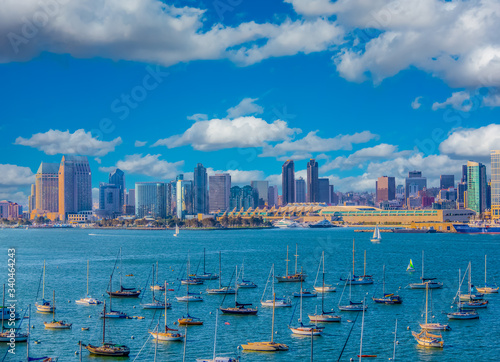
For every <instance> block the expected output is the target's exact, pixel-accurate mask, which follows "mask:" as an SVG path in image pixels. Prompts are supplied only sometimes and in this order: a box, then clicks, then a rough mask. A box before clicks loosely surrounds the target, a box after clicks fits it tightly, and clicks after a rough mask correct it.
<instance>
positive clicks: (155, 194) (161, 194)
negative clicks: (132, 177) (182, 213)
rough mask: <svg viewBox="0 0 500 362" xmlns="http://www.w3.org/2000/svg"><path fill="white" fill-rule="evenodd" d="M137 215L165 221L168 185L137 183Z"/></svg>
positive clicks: (161, 183)
mask: <svg viewBox="0 0 500 362" xmlns="http://www.w3.org/2000/svg"><path fill="white" fill-rule="evenodd" d="M135 215H136V216H137V217H138V218H140V219H142V218H143V217H152V218H153V219H158V218H160V219H164V218H165V217H166V216H167V184H166V183H164V182H137V183H136V184H135Z"/></svg>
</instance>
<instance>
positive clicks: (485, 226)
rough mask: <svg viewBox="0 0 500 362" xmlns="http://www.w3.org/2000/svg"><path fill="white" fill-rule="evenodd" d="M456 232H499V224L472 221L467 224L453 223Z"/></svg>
mask: <svg viewBox="0 0 500 362" xmlns="http://www.w3.org/2000/svg"><path fill="white" fill-rule="evenodd" d="M453 227H454V228H455V230H456V231H457V233H461V234H500V224H498V223H485V222H474V223H469V224H453Z"/></svg>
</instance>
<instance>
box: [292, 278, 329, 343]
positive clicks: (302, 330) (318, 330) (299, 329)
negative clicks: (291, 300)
mask: <svg viewBox="0 0 500 362" xmlns="http://www.w3.org/2000/svg"><path fill="white" fill-rule="evenodd" d="M300 292H301V293H300V294H301V297H300V317H299V320H298V322H299V325H298V326H295V327H292V326H288V328H289V329H290V330H291V331H292V334H298V335H306V336H320V335H321V334H323V329H324V327H318V326H317V325H304V324H303V323H302V283H301V284H300ZM294 312H295V311H294ZM292 318H293V315H292Z"/></svg>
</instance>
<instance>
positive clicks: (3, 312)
mask: <svg viewBox="0 0 500 362" xmlns="http://www.w3.org/2000/svg"><path fill="white" fill-rule="evenodd" d="M4 314H5V284H4V285H3V294H2V332H3V318H4V317H3V316H4ZM28 331H29V330H28Z"/></svg>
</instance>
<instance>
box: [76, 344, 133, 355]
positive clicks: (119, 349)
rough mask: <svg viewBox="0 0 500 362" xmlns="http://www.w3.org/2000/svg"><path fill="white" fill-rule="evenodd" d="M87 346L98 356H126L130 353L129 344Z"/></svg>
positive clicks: (91, 352)
mask: <svg viewBox="0 0 500 362" xmlns="http://www.w3.org/2000/svg"><path fill="white" fill-rule="evenodd" d="M85 348H87V350H88V351H89V352H90V354H93V355H96V356H108V357H126V356H128V355H129V354H130V349H129V348H128V347H127V346H112V345H104V346H93V345H91V344H89V345H87V346H85Z"/></svg>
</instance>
